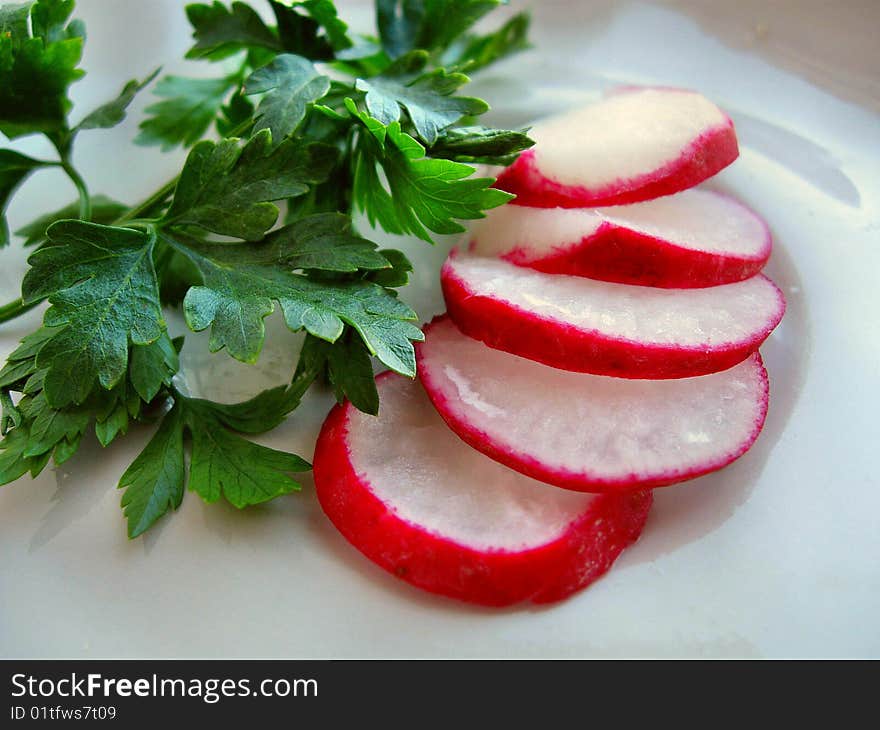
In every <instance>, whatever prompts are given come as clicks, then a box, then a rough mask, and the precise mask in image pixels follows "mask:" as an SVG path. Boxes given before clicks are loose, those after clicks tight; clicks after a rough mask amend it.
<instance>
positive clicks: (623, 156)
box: [315, 88, 785, 606]
mask: <svg viewBox="0 0 880 730" xmlns="http://www.w3.org/2000/svg"><path fill="white" fill-rule="evenodd" d="M532 135H533V137H534V138H535V140H536V143H537V144H536V146H535V147H534V148H533V149H532V150H529V151H528V152H526V153H524V154H523V155H521V156H520V157H519V159H518V160H517V161H516V162H515V163H514V164H513V165H511V166H510V167H509V168H508V169H506V170H505V171H504V172H503V173H502V174H501V176H500V177H499V179H498V183H497V184H498V186H499V187H502V188H504V189H507V190H510V191H511V192H514V193H516V194H517V199H516V201H515V204H511V205H507V206H504V207H502V208H499V209H496V210H494V211H492V212H491V213H490V215H489V216H488V217H487V218H486V219H485V220H484V221H481V222H480V224H479V225H478V226H475V227H474V229H473V230H472V232H471V236H470V239H469V245H467V246H466V247H464V250H458V251H453V253H452V254H451V255H450V256H449V258H448V259H447V261H446V263H445V265H444V267H443V270H442V273H441V283H442V287H443V293H444V297H445V299H446V304H447V308H448V315H444V316H442V317H439V318H437V319H435V320H434V321H433V322H431V323H430V324H429V325H428V326H427V327H426V328H425V342H424V343H422V344H420V345H419V346H418V348H417V358H418V365H419V374H420V381H421V382H420V383H419V382H412V381H409V380H406V379H404V378H401V377H399V376H396V375H393V374H383V375H380V376H379V377H378V378H377V387H378V390H379V395H380V402H381V404H382V412H381V414H380V416H379V417H372V416H368V415H365V414H363V413H361V412H359V411H357V410H356V409H354V408H353V407H352V406H351V405H350V404H347V403H346V404H343V405H341V406H337V407H336V408H335V409H334V410H333V411H332V412H331V414H330V415H329V417H328V419H327V422H326V423H325V425H324V428H323V430H322V432H321V436H320V438H319V440H318V446H317V450H316V454H315V482H316V485H317V492H318V498H319V499H320V502H321V505H322V507H323V508H324V511H325V512H326V513H327V515H328V516H329V517H330V519H331V520H332V521H333V523H334V524H335V525H336V527H337V528H338V529H339V530H340V531H341V532H342V534H343V535H345V537H346V538H347V539H348V540H349V541H350V542H351V543H352V544H354V545H355V547H357V548H358V549H359V550H360V551H361V552H363V553H364V554H365V555H366V556H367V557H368V558H370V559H371V560H373V561H374V562H375V563H377V564H379V565H380V566H382V567H383V568H385V569H386V570H389V571H391V572H392V573H394V574H395V575H397V576H399V577H401V578H403V579H404V580H406V581H409V582H410V583H412V584H414V585H417V586H419V587H421V588H424V589H426V590H428V591H431V592H434V593H439V594H443V595H447V596H452V597H455V598H459V599H462V600H465V601H472V602H475V603H483V604H488V605H499V606H500V605H509V604H513V603H518V602H521V601H526V600H531V601H534V602H549V601H556V600H560V599H562V598H565V597H566V596H569V595H571V594H572V593H573V592H575V591H577V590H580V589H581V588H584V587H585V586H587V585H588V584H589V583H591V582H592V581H594V580H595V579H596V578H598V577H599V576H600V575H602V574H603V573H604V572H605V571H607V570H608V568H609V567H610V566H611V564H612V563H613V562H614V560H615V559H616V558H617V556H618V555H619V554H620V552H621V551H622V550H623V549H624V548H625V547H627V546H628V545H629V544H631V543H632V542H634V541H635V540H636V539H637V538H638V536H639V534H640V533H641V530H642V527H643V526H644V524H645V520H646V517H647V514H648V510H649V508H650V505H651V500H652V496H651V491H650V490H651V489H652V488H654V487H660V486H665V485H668V484H673V483H676V482H681V481H683V480H685V479H691V478H693V477H696V476H699V475H701V474H706V473H708V472H711V471H714V470H716V469H720V468H722V467H723V466H725V465H727V464H729V463H730V462H731V461H733V460H734V459H736V458H737V457H739V456H741V455H742V454H743V453H745V452H746V450H748V448H749V447H750V446H751V445H752V443H754V441H755V439H756V438H757V436H758V433H759V432H760V430H761V427H762V426H763V423H764V417H765V415H766V412H767V398H768V383H767V373H766V371H765V370H764V367H763V365H762V363H761V356H760V355H759V354H758V347H759V346H760V345H761V343H762V342H763V341H764V340H765V339H766V338H767V336H768V335H769V334H770V332H771V331H772V330H773V328H774V327H776V325H777V324H778V323H779V321H780V319H781V318H782V315H783V312H784V309H785V302H784V300H783V297H782V294H781V292H780V291H779V289H777V287H776V286H775V285H774V284H773V282H771V281H770V280H769V279H768V278H767V277H765V276H763V275H762V274H760V273H759V272H760V270H761V268H762V267H763V266H764V264H765V263H766V261H767V259H768V257H769V256H770V247H771V242H770V234H769V231H768V229H767V226H766V225H765V224H764V223H763V222H762V221H761V219H760V218H758V216H756V215H755V214H754V213H753V212H752V211H750V210H749V209H748V208H746V207H745V206H744V205H742V204H741V203H739V202H737V201H735V200H732V199H731V198H729V197H727V196H724V195H720V194H718V193H715V192H709V191H704V190H692V189H689V188H691V187H692V186H694V185H696V184H698V183H700V182H702V181H703V180H705V179H707V178H709V177H711V176H712V175H714V174H715V173H717V172H718V171H719V170H721V169H722V168H723V167H725V166H727V165H728V164H730V163H731V162H732V161H733V160H734V159H735V158H736V156H737V142H736V135H735V132H734V129H733V124H732V123H731V121H730V119H729V118H728V117H727V116H726V115H725V114H724V113H723V112H722V111H721V110H720V109H718V107H716V106H715V105H714V104H712V103H711V102H709V101H708V100H707V99H705V98H703V97H702V96H700V95H699V94H695V93H692V92H688V91H681V90H675V89H633V88H628V89H624V90H620V91H617V92H615V93H613V94H612V95H610V96H608V97H606V98H605V99H604V100H603V101H601V102H600V103H597V104H595V105H593V106H590V107H587V108H585V109H582V110H578V111H576V112H574V113H571V114H568V115H565V116H562V117H559V118H556V119H553V120H551V121H549V122H547V123H545V124H543V125H540V126H538V127H536V128H535V129H534V130H533V132H532ZM682 191H684V192H682ZM660 196H667V197H660ZM597 206H598V207H597Z"/></svg>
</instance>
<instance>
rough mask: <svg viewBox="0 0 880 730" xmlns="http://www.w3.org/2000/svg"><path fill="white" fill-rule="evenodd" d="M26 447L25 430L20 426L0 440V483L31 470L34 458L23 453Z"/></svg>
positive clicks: (12, 480)
mask: <svg viewBox="0 0 880 730" xmlns="http://www.w3.org/2000/svg"><path fill="white" fill-rule="evenodd" d="M27 447H28V433H27V430H26V429H23V428H20V427H19V428H16V429H14V430H13V431H10V432H9V433H8V434H7V435H6V436H5V437H4V438H3V440H2V441H0V484H9V482H14V481H15V480H16V479H18V478H19V477H21V476H23V475H24V474H27V472H28V471H30V470H31V467H32V466H33V463H34V460H33V459H30V458H28V457H26V456H25V455H24V452H25V450H26V449H27ZM38 473H39V472H38Z"/></svg>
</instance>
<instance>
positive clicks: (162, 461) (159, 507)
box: [119, 403, 186, 538]
mask: <svg viewBox="0 0 880 730" xmlns="http://www.w3.org/2000/svg"><path fill="white" fill-rule="evenodd" d="M185 478H186V466H185V464H184V455H183V408H182V407H181V406H180V405H179V403H175V405H174V407H173V408H172V409H171V411H169V412H168V413H167V414H166V415H165V417H164V418H163V419H162V423H161V424H160V425H159V430H158V431H156V433H155V435H154V436H153V438H152V439H150V441H149V443H148V444H147V445H146V447H145V448H144V450H143V451H141V453H140V454H139V455H138V456H137V458H136V459H135V460H134V461H133V462H132V464H131V466H129V467H128V469H126V470H125V473H124V474H123V475H122V478H121V479H120V480H119V488H120V489H125V493H124V494H123V496H122V509H123V513H124V514H125V517H126V519H127V520H128V536H129V537H132V538H134V537H137V536H138V535H140V534H142V533H144V532H146V530H147V529H148V528H149V527H150V526H151V525H152V524H153V523H154V522H155V521H156V520H158V519H159V518H160V517H161V516H162V515H164V514H165V513H166V512H167V511H168V510H169V509H177V508H178V507H180V503H181V502H182V501H183V487H184V480H185Z"/></svg>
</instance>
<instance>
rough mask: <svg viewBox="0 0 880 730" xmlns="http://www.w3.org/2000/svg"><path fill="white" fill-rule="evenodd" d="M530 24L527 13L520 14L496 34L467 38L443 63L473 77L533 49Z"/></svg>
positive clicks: (457, 42)
mask: <svg viewBox="0 0 880 730" xmlns="http://www.w3.org/2000/svg"><path fill="white" fill-rule="evenodd" d="M529 24H530V18H529V15H528V13H519V14H518V15H515V16H513V17H512V18H511V19H510V20H508V21H507V22H506V23H505V24H504V25H502V26H501V27H500V28H499V29H498V30H496V31H495V32H494V33H488V34H486V35H477V34H473V35H467V36H464V37H462V38H460V39H458V40H457V41H456V42H455V43H453V44H452V46H450V47H449V49H448V50H447V52H446V53H444V54H443V59H442V60H443V63H444V64H446V65H449V66H452V67H453V68H455V69H456V70H457V71H466V72H467V73H472V72H474V71H477V70H479V69H481V68H485V67H486V66H489V65H491V64H493V63H495V62H496V61H500V60H501V59H502V58H506V57H507V56H510V55H512V54H514V53H518V52H520V51H525V50H527V49H528V48H530V45H529V41H528V34H529Z"/></svg>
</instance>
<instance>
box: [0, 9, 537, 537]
mask: <svg viewBox="0 0 880 730" xmlns="http://www.w3.org/2000/svg"><path fill="white" fill-rule="evenodd" d="M500 4H501V1H500V0H377V2H376V20H377V27H376V29H375V35H359V34H357V33H355V32H353V31H352V29H351V28H350V27H349V26H348V25H347V24H346V23H345V22H344V20H342V19H341V18H340V17H339V14H338V12H337V8H336V6H335V4H334V3H333V2H331V1H330V0H304V1H302V2H294V1H288V2H281V1H276V0H270V1H269V3H268V9H269V10H271V13H272V15H273V16H274V21H275V24H274V25H273V24H270V23H269V22H267V21H265V20H264V19H263V16H262V15H261V14H260V13H259V12H257V9H256V8H255V7H252V6H251V5H250V4H247V3H243V2H233V3H232V4H231V5H229V4H226V3H223V2H213V3H212V4H193V5H189V6H187V8H186V14H187V17H188V18H189V21H190V23H191V25H192V27H193V39H194V44H193V46H192V48H191V49H190V50H189V51H188V53H187V54H186V55H187V58H191V59H197V60H199V61H201V62H208V63H215V62H218V61H222V66H217V67H215V68H222V71H219V72H216V73H214V74H213V75H205V74H200V75H198V76H197V77H193V78H188V77H185V76H166V77H164V78H162V79H160V80H159V81H158V83H156V85H155V87H154V89H153V93H154V94H155V95H156V96H157V97H158V98H159V100H158V101H157V102H156V103H154V104H152V105H150V106H148V107H147V110H146V113H147V118H146V119H145V120H143V121H142V122H141V124H140V134H139V135H138V136H137V138H136V139H135V140H134V141H135V142H136V143H137V144H143V145H156V146H160V147H161V148H162V149H171V148H173V147H176V146H180V145H182V146H184V147H189V148H191V149H190V150H189V154H188V156H187V158H186V162H185V164H184V165H183V168H182V170H181V172H180V174H179V176H178V177H176V178H175V179H173V180H170V181H169V182H168V183H167V184H166V185H164V186H162V187H161V188H160V189H159V190H157V191H156V192H155V193H154V194H153V195H151V196H149V197H148V198H147V199H146V200H144V201H143V202H142V203H140V204H138V205H135V206H133V207H129V206H128V205H126V204H123V203H120V202H117V201H115V200H113V199H111V198H109V197H107V196H105V195H100V194H92V192H91V191H90V188H89V185H88V184H87V182H86V181H85V180H84V179H83V177H82V176H81V175H80V174H79V172H78V171H77V170H76V168H75V166H74V165H73V163H72V150H73V146H74V144H75V141H76V138H77V136H78V135H79V134H80V133H81V132H82V133H87V132H89V131H91V130H96V129H106V128H109V127H113V126H115V125H117V124H119V123H120V122H121V121H122V120H123V119H124V118H125V115H126V113H127V110H128V107H129V105H130V104H131V102H132V100H133V99H134V98H135V96H136V95H137V94H138V93H140V92H141V91H142V90H143V89H144V88H145V87H146V86H148V85H150V84H151V83H152V82H153V80H154V79H155V77H156V75H157V74H156V73H154V74H152V75H150V76H149V77H148V78H146V79H143V80H132V81H130V82H128V83H127V84H125V86H124V87H123V88H122V90H121V91H120V92H119V94H118V95H116V96H115V97H113V98H111V99H110V100H109V101H107V102H106V103H104V104H102V105H100V106H98V107H97V108H96V109H94V110H91V111H88V112H87V113H85V114H79V115H77V116H78V118H79V121H78V122H77V123H72V122H71V120H70V114H71V102H70V100H69V98H68V90H69V87H70V85H71V84H72V83H73V82H75V81H76V80H77V79H79V78H80V77H81V76H82V75H83V73H84V72H83V70H82V69H81V68H80V67H79V62H80V58H81V56H82V50H83V42H84V38H85V29H84V26H83V24H82V23H81V22H80V21H78V20H75V19H72V17H71V15H72V12H73V5H74V3H73V0H31V1H30V2H25V3H21V4H14V5H13V4H4V5H2V6H0V132H2V134H3V135H5V136H6V137H8V138H9V139H15V138H18V137H21V136H24V135H31V134H42V135H45V136H46V137H47V138H48V139H49V141H50V142H51V143H52V146H53V147H54V148H55V150H56V151H57V157H56V158H53V159H36V158H33V157H29V156H27V155H23V154H21V153H19V152H17V151H15V150H12V149H8V148H7V149H0V214H3V213H5V210H6V208H7V205H8V203H9V201H10V200H11V199H12V197H13V196H14V194H15V192H16V190H17V189H18V188H19V186H20V185H22V184H24V183H25V182H26V181H27V180H28V178H29V177H30V176H31V175H37V174H39V172H40V170H42V169H46V168H50V167H51V168H60V169H61V170H62V171H63V172H65V173H66V174H67V175H68V177H69V178H70V180H71V182H72V183H73V185H74V187H75V188H76V192H77V199H76V200H75V201H74V202H73V203H71V204H70V205H68V206H65V207H64V208H62V209H60V210H56V211H53V212H47V213H45V214H43V215H41V216H40V217H39V218H37V219H36V220H35V221H33V222H32V223H29V224H27V225H26V226H24V227H22V228H21V229H20V230H19V231H17V233H18V235H19V236H21V237H22V239H23V242H24V245H26V246H32V247H34V248H35V251H34V252H33V253H32V255H31V257H30V259H29V264H30V269H29V271H28V272H27V274H26V275H25V277H24V280H23V282H22V292H21V297H20V298H19V299H16V300H15V301H13V302H10V303H9V304H8V305H6V306H4V307H0V322H4V321H7V320H9V319H12V318H13V317H15V316H17V315H19V314H21V313H22V312H24V311H27V310H28V309H30V308H32V307H34V306H37V305H39V304H42V303H43V302H48V304H49V307H48V309H47V310H46V313H45V316H44V319H43V324H42V326H41V327H40V328H39V329H37V330H36V331H35V332H33V333H31V334H29V335H27V336H26V337H25V338H24V339H23V340H22V343H21V345H20V346H19V347H18V348H17V349H16V350H15V351H14V352H13V353H12V354H11V355H10V356H9V358H8V360H7V362H6V364H5V366H4V367H3V368H2V370H0V434H2V440H0V484H3V483H8V482H11V481H14V480H16V479H18V478H19V477H21V476H23V475H25V474H31V475H33V476H36V475H37V474H39V473H40V472H41V471H42V470H43V469H45V468H46V466H47V465H48V463H49V462H50V460H51V461H54V462H55V463H56V464H61V463H64V462H65V461H67V460H68V459H70V458H71V457H72V456H73V455H74V454H75V453H76V451H77V449H78V447H79V444H80V442H81V440H82V439H83V438H84V437H86V436H88V435H89V434H90V433H92V432H93V433H94V434H95V437H96V438H97V440H98V442H99V443H100V444H101V445H102V446H109V445H110V444H111V443H113V442H114V441H115V440H116V439H118V438H120V437H122V436H124V435H125V434H126V433H127V432H128V431H129V429H130V428H131V426H132V424H133V423H140V422H146V423H155V424H156V430H155V433H154V435H153V436H152V438H151V439H150V440H149V442H148V443H147V445H146V446H145V447H144V449H143V451H142V452H141V453H140V455H139V456H138V457H137V458H136V459H135V461H134V462H133V463H132V464H131V466H130V467H129V468H128V469H127V470H126V472H125V473H124V474H123V476H122V478H121V479H120V484H119V486H120V487H121V488H123V489H124V490H125V492H124V496H123V498H122V507H123V510H124V514H125V517H126V518H127V520H128V534H129V535H130V536H131V537H135V536H137V535H140V534H142V533H143V532H144V531H145V530H147V529H148V528H149V527H150V526H151V525H152V524H154V523H155V522H156V520H158V519H159V518H160V517H162V515H164V514H165V513H167V512H168V511H169V510H173V509H176V508H177V507H178V506H179V505H180V503H181V500H182V499H183V496H184V492H185V491H186V488H187V487H188V488H189V489H190V490H192V491H195V492H197V493H198V494H199V495H200V496H201V497H202V498H203V499H204V500H205V501H207V502H214V501H216V500H219V499H224V500H226V501H227V502H229V503H231V504H233V505H235V506H236V507H246V506H248V505H252V504H257V503H260V502H265V501H267V500H270V499H273V498H274V497H277V496H279V495H284V494H288V493H290V492H293V491H296V490H298V489H299V484H298V483H297V482H296V481H295V479H294V477H293V476H292V475H293V474H295V473H297V472H301V471H305V470H308V469H309V468H310V467H309V465H308V463H307V462H306V461H305V460H304V459H302V458H301V457H299V456H295V455H293V454H287V453H284V452H280V451H276V450H273V449H269V448H266V447H264V446H260V445H258V444H256V443H254V442H253V441H251V440H249V439H248V438H247V436H249V435H254V434H259V433H263V432H265V431H269V430H271V429H273V428H275V427H276V426H277V425H278V424H280V423H281V422H282V421H283V420H284V419H285V418H286V417H287V416H288V414H290V413H291V412H292V411H294V410H295V409H296V408H297V406H298V405H299V403H300V400H301V399H302V397H303V395H304V394H305V393H306V391H307V390H308V389H309V388H310V387H311V386H312V385H313V384H314V383H316V382H323V383H326V384H328V385H329V386H330V387H331V388H332V389H333V392H334V393H335V395H336V398H337V399H338V400H339V401H340V402H341V401H342V400H343V399H344V398H348V399H349V400H350V401H351V402H352V403H353V404H354V405H355V406H356V407H357V408H359V409H361V410H363V411H365V412H367V413H372V414H375V413H377V412H378V411H379V408H380V403H379V397H378V393H377V390H376V386H375V383H374V380H373V372H374V367H376V364H377V363H376V361H378V364H379V365H381V366H384V367H386V368H390V369H392V370H395V371H397V372H399V373H402V374H404V375H407V376H410V377H413V376H414V375H415V371H416V363H415V357H414V350H413V344H412V343H413V342H414V341H418V340H420V339H422V334H421V332H420V330H419V329H418V327H417V326H416V324H415V323H416V321H417V314H416V313H415V312H414V311H412V310H411V309H410V308H409V307H408V306H406V305H405V304H404V303H403V302H402V301H401V299H400V298H398V296H397V291H396V289H397V288H398V287H401V286H404V285H405V284H406V283H407V282H408V280H409V275H410V272H411V271H412V265H411V264H410V262H409V261H408V260H407V258H406V256H404V255H403V253H401V252H400V251H397V250H394V249H379V248H378V246H377V245H376V244H375V243H374V242H373V241H371V240H369V238H368V237H367V236H365V235H363V234H362V233H361V232H360V231H357V230H355V228H354V226H353V223H352V215H353V214H354V213H355V212H362V213H364V214H365V215H366V218H367V219H368V220H369V221H370V223H371V224H373V225H379V226H381V227H382V228H384V229H385V230H386V231H388V232H390V233H398V234H412V235H415V236H418V237H420V238H422V239H424V240H425V241H428V242H430V241H431V237H432V235H433V234H445V233H456V232H459V231H462V230H463V227H462V225H461V222H460V221H462V220H470V219H474V218H480V217H482V216H483V215H484V213H485V211H486V210H487V209H490V208H493V207H496V206H498V205H502V204H503V203H505V202H506V201H507V200H508V199H509V198H510V196H509V195H508V194H506V193H504V192H501V191H499V190H496V189H494V188H492V187H491V185H492V182H493V180H492V179H491V178H483V177H476V176H475V175H474V168H473V167H471V166H470V165H469V164H467V163H471V162H485V163H494V164H505V163H507V162H510V161H511V160H512V159H513V158H514V157H515V156H516V155H517V154H518V153H519V152H521V151H522V150H524V149H526V148H528V147H529V146H530V145H531V141H530V140H529V139H528V137H527V136H526V134H525V132H523V131H517V130H503V129H500V130H499V129H492V128H489V127H484V126H475V122H474V118H475V117H477V116H479V115H481V114H482V113H484V112H485V111H486V110H487V109H488V105H487V104H486V103H485V102H484V101H482V100H481V99H477V98H473V97H470V96H467V95H465V94H462V93H461V91H462V89H463V87H465V86H466V84H467V83H468V81H469V79H468V77H467V76H466V75H464V74H465V73H466V72H468V71H470V70H474V69H478V68H482V67H484V66H487V65H489V64H491V63H493V62H495V61H497V60H499V59H501V58H504V57H506V56H507V55H509V54H510V53H513V52H515V51H518V50H521V49H523V48H525V47H526V46H527V40H526V34H527V28H528V18H527V17H526V16H524V15H518V16H515V17H513V18H512V19H510V20H509V21H508V22H507V23H506V24H504V25H503V26H502V27H501V28H498V29H496V30H493V31H490V32H489V33H487V34H478V33H474V32H473V31H472V30H471V27H472V25H473V24H474V23H475V22H476V21H477V20H479V19H481V18H483V17H484V16H485V15H486V14H487V13H489V12H490V11H491V10H493V9H494V8H495V7H497V6H498V5H500ZM161 60H162V59H157V62H159V61H161ZM157 65H158V63H157ZM463 125H465V126H463ZM215 133H219V136H220V138H219V139H216V138H214V139H211V138H208V139H205V137H206V136H209V137H211V136H214V135H215ZM282 212H283V215H282ZM279 222H280V225H279ZM218 237H222V238H218ZM9 240H10V235H9V230H8V227H7V225H6V220H5V216H2V215H0V246H2V245H7V244H8V243H9ZM166 307H180V308H181V309H182V311H183V314H184V318H185V321H186V323H187V325H188V326H189V328H190V329H191V330H193V331H201V330H210V340H209V347H210V349H211V350H212V351H219V350H225V351H226V353H227V354H228V355H229V356H231V357H234V358H236V359H238V360H241V361H243V362H247V363H253V362H256V361H257V359H258V358H259V356H260V352H261V350H262V348H263V345H264V340H265V336H266V333H265V328H264V324H263V320H264V319H265V318H266V317H267V316H268V315H269V314H270V313H271V312H272V311H273V310H274V309H275V308H276V307H279V308H280V309H281V312H282V314H283V316H284V320H285V322H286V324H287V326H288V327H289V328H290V329H291V330H293V331H304V332H305V340H304V344H303V347H302V351H301V353H300V356H299V361H298V363H297V366H296V368H295V371H294V372H293V373H292V374H291V380H290V383H289V384H288V385H282V386H279V387H276V388H272V389H270V390H267V391H265V392H263V393H260V394H259V395H257V396H256V397H255V398H253V399H251V400H250V401H248V402H246V403H239V404H233V405H229V404H219V403H213V402H210V401H207V400H202V399H198V398H193V397H190V396H189V395H187V394H186V393H185V392H182V391H181V389H180V388H179V383H178V379H179V378H180V361H179V357H178V354H179V352H180V350H181V348H182V347H183V346H184V341H183V338H178V339H176V340H172V339H171V337H170V335H169V333H168V331H167V327H166V324H165V317H164V314H163V310H164V308H166ZM187 454H188V456H187Z"/></svg>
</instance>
